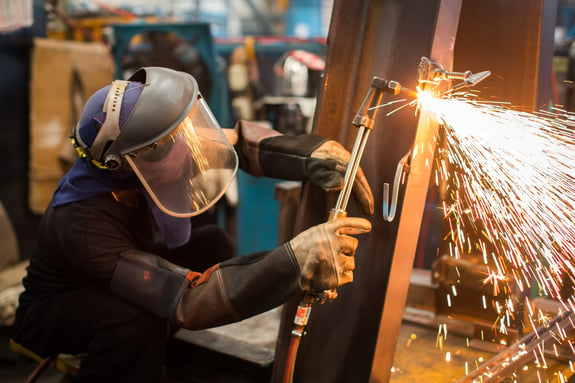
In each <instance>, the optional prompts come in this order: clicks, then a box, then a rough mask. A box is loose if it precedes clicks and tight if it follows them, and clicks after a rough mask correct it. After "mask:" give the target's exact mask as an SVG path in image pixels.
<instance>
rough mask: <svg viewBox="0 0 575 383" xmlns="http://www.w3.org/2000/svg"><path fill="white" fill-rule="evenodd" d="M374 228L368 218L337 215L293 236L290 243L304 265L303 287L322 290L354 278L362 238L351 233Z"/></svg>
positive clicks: (301, 270)
mask: <svg viewBox="0 0 575 383" xmlns="http://www.w3.org/2000/svg"><path fill="white" fill-rule="evenodd" d="M370 230H371V223H370V222H369V221H368V220H366V219H365V218H354V217H349V218H337V219H334V220H332V221H329V222H327V223H323V224H320V225H317V226H313V227H311V228H309V229H307V230H305V231H303V232H302V233H300V234H298V235H297V236H296V237H295V238H293V239H292V240H291V241H290V242H289V244H290V246H291V250H292V252H293V255H294V256H295V258H296V260H297V263H298V265H299V268H300V278H299V287H300V288H301V289H302V290H303V291H310V292H321V291H323V290H329V289H333V288H335V287H338V286H341V285H343V284H345V283H350V282H352V281H353V270H354V269H355V258H354V254H355V250H356V249H357V245H358V240H357V239H356V238H354V237H351V236H350V235H356V234H362V233H367V232H369V231H370Z"/></svg>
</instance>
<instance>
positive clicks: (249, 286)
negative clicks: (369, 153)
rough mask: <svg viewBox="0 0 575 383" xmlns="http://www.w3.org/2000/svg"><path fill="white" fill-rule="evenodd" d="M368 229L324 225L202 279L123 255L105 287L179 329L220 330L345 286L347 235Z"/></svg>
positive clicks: (155, 260) (351, 242)
mask: <svg viewBox="0 0 575 383" xmlns="http://www.w3.org/2000/svg"><path fill="white" fill-rule="evenodd" d="M369 230H371V224H370V223H369V221H367V220H365V219H363V218H341V219H336V220H332V221H329V222H327V223H324V224H321V225H317V226H314V227H312V228H310V229H308V230H306V231H304V232H302V233H300V234H299V235H298V236H296V237H295V238H294V239H292V240H291V241H289V242H288V243H286V244H284V245H282V246H280V247H278V248H276V249H275V250H273V251H271V252H261V253H256V254H252V255H245V256H240V257H235V258H233V259H231V260H228V261H225V262H222V263H219V264H217V265H215V266H213V267H212V268H210V269H208V270H207V271H206V272H204V273H203V274H200V273H195V272H192V271H190V270H187V269H184V268H181V267H179V266H176V265H173V264H171V263H169V262H167V261H166V260H164V259H162V258H160V257H157V256H155V255H153V254H149V253H143V252H139V251H136V250H129V251H126V252H124V253H123V254H122V255H121V257H120V261H119V262H118V265H117V267H116V270H115V272H114V275H113V276H112V280H111V284H110V286H111V289H112V291H114V292H115V293H117V294H118V295H120V296H122V297H124V298H125V299H127V300H128V301H131V302H132V303H134V304H136V305H139V306H140V307H142V308H143V309H145V310H148V311H150V312H152V313H153V314H155V315H157V316H159V317H161V318H165V319H169V320H171V321H172V322H173V323H175V324H176V325H178V326H180V327H185V328H188V329H201V328H207V327H213V326H220V325H223V324H227V323H232V322H236V321H239V320H242V319H245V318H248V317H251V316H253V315H256V314H258V313H261V312H264V311H267V310H269V309H271V308H273V307H276V306H279V305H281V304H282V303H284V302H286V301H287V300H288V299H290V298H291V297H293V296H295V295H296V294H298V293H303V292H307V291H310V292H321V291H324V290H328V289H332V288H335V287H338V286H340V285H342V284H344V283H349V282H351V281H352V280H353V269H354V267H355V264H354V258H353V255H354V253H355V250H356V248H357V244H358V241H357V239H356V238H354V237H352V236H351V235H357V234H361V233H365V232H368V231H369Z"/></svg>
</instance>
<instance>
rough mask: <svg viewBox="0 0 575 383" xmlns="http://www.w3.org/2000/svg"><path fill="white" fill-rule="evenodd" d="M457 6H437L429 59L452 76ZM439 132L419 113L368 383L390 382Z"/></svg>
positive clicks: (448, 2)
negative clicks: (441, 66) (449, 71)
mask: <svg viewBox="0 0 575 383" xmlns="http://www.w3.org/2000/svg"><path fill="white" fill-rule="evenodd" d="M461 4H462V0H444V1H442V2H441V3H440V4H439V9H438V13H437V18H436V28H435V31H434V35H433V43H432V47H431V54H430V58H431V59H432V60H434V61H435V62H437V63H440V64H441V65H443V67H444V68H446V69H447V70H452V62H453V50H454V45H455V36H456V35H457V27H458V24H459V15H460V11H461ZM444 90H445V89H444ZM438 131H439V124H438V122H437V119H435V118H434V117H433V116H431V115H429V114H428V113H427V112H425V111H423V112H422V114H421V116H420V118H419V123H418V126H417V131H416V135H415V140H414V144H413V148H412V152H411V161H410V170H409V175H408V177H407V182H406V188H405V195H404V200H403V209H402V211H401V216H400V221H399V228H398V232H397V240H396V243H395V249H394V252H393V258H392V264H391V269H390V273H389V282H388V287H387V293H386V296H385V300H384V306H383V312H382V317H381V321H380V325H379V333H378V339H377V347H376V349H375V355H374V358H373V366H372V370H371V376H370V380H369V381H370V382H373V383H379V382H388V381H389V379H390V378H391V368H392V366H393V361H394V356H395V349H396V346H397V340H398V338H399V332H400V328H401V322H402V318H403V312H404V309H405V303H406V300H407V292H408V290H409V282H410V277H411V272H412V269H413V264H414V260H415V254H416V251H417V244H418V239H419V235H420V229H421V222H422V219H423V215H424V210H425V203H426V199H427V191H428V190H429V184H430V178H431V173H432V167H433V162H434V157H435V146H436V145H435V143H436V141H437V136H438Z"/></svg>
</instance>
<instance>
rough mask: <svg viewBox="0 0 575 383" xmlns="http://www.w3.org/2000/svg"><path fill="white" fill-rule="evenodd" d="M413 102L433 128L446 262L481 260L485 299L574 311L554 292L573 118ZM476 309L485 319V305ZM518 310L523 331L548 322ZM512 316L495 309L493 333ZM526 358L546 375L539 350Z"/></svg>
mask: <svg viewBox="0 0 575 383" xmlns="http://www.w3.org/2000/svg"><path fill="white" fill-rule="evenodd" d="M418 102H419V103H418V108H421V109H422V110H426V111H430V112H432V113H434V114H435V116H436V119H437V120H438V122H439V123H440V124H441V126H442V135H441V137H440V140H441V141H440V142H441V143H442V144H440V145H439V147H440V149H439V150H440V153H439V156H438V157H437V160H436V168H437V173H436V180H440V181H439V182H443V183H444V184H445V188H446V191H447V195H448V196H449V198H448V199H447V200H446V201H442V207H443V211H444V216H445V219H446V221H447V223H448V225H446V227H449V228H450V232H449V233H448V234H447V235H445V239H446V240H448V241H449V242H450V243H449V247H448V249H449V253H450V254H451V255H452V256H454V257H456V258H459V257H461V256H463V255H465V254H471V253H475V254H477V255H478V256H479V257H481V259H483V262H484V264H485V265H486V266H487V273H486V277H485V279H484V280H483V284H487V283H491V284H492V285H493V296H497V295H498V294H505V295H510V294H511V295H512V294H513V293H512V292H515V291H520V292H521V293H522V294H525V292H527V294H529V291H532V288H533V287H536V288H537V289H538V290H539V294H540V295H541V296H546V297H550V298H553V299H557V300H559V301H560V302H561V303H562V307H564V308H565V309H566V310H571V311H573V308H574V307H575V299H574V298H573V297H574V294H573V291H571V293H570V294H568V295H569V297H568V298H567V301H565V302H564V301H563V298H562V296H561V292H562V291H561V290H562V287H563V284H564V282H565V281H575V192H574V191H575V114H571V113H568V112H564V111H559V110H554V111H553V112H537V113H527V112H521V111H518V110H514V109H513V108H512V107H510V106H509V105H503V104H494V103H485V102H480V101H478V100H477V99H473V98H470V97H459V98H443V99H439V98H436V97H430V96H428V95H426V94H425V93H423V92H420V95H419V99H418ZM436 182H437V181H436ZM482 301H483V308H484V309H486V308H487V302H486V297H485V296H483V297H482ZM520 303H524V304H523V305H522V307H527V310H526V312H527V314H528V318H527V323H528V325H529V326H531V328H533V329H535V328H537V326H539V325H540V324H541V323H543V324H547V323H548V322H549V320H550V318H548V317H547V316H546V315H545V314H543V313H542V312H541V311H540V310H533V308H532V307H531V304H530V301H529V299H528V297H527V298H526V299H525V302H520ZM515 306H516V305H515V304H514V302H513V301H512V299H511V298H507V300H506V303H505V305H503V306H499V305H498V304H497V303H496V308H497V312H498V314H499V317H498V320H497V321H496V325H498V326H497V327H498V330H499V332H500V333H502V334H505V333H506V332H507V327H509V326H510V325H512V323H511V319H510V318H514V317H515V315H514V314H515V313H514V312H513V311H514V310H515ZM557 333H558V336H557V337H556V341H557V343H559V344H561V343H563V344H567V347H571V349H572V350H573V351H574V353H575V347H573V344H572V342H570V341H568V340H567V339H566V337H565V336H564V335H563V334H562V333H561V331H558V332H557ZM440 335H441V333H440V334H438V338H440ZM538 338H539V334H537V337H536V338H535V339H538ZM542 347H543V348H542ZM552 347H553V348H554V349H556V348H555V347H556V346H555V345H553V346H552ZM555 352H557V351H555ZM533 358H534V360H535V362H536V365H537V366H538V368H545V367H546V366H547V361H546V359H545V354H544V345H539V346H538V348H536V349H535V350H533ZM537 376H538V377H539V379H541V378H540V373H539V371H537Z"/></svg>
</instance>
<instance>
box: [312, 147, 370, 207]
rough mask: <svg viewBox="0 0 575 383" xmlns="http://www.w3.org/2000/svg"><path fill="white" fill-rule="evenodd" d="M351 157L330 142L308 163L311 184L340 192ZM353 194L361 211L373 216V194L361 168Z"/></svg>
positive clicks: (318, 149) (314, 152)
mask: <svg viewBox="0 0 575 383" xmlns="http://www.w3.org/2000/svg"><path fill="white" fill-rule="evenodd" d="M350 157H351V154H350V153H349V152H348V151H347V150H346V149H345V148H344V147H343V146H341V144H340V143H339V142H337V141H334V140H328V141H326V142H324V143H323V144H321V145H320V146H319V147H318V148H317V149H315V150H314V151H313V152H312V153H311V155H310V159H309V160H308V161H307V162H306V173H307V176H308V178H309V179H310V181H311V182H313V183H314V184H316V185H318V186H320V187H321V188H323V189H324V190H326V191H338V190H340V189H341V188H342V187H343V181H344V177H345V171H346V169H347V163H348V162H349V159H350ZM352 192H353V195H354V197H355V198H356V201H357V203H358V204H359V208H360V209H361V211H362V212H363V213H364V214H369V215H372V214H373V212H374V199H373V193H372V192H371V188H370V187H369V183H368V182H367V179H366V178H365V174H364V173H363V170H362V169H361V167H359V168H358V169H357V174H356V177H355V180H354V183H353V189H352Z"/></svg>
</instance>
